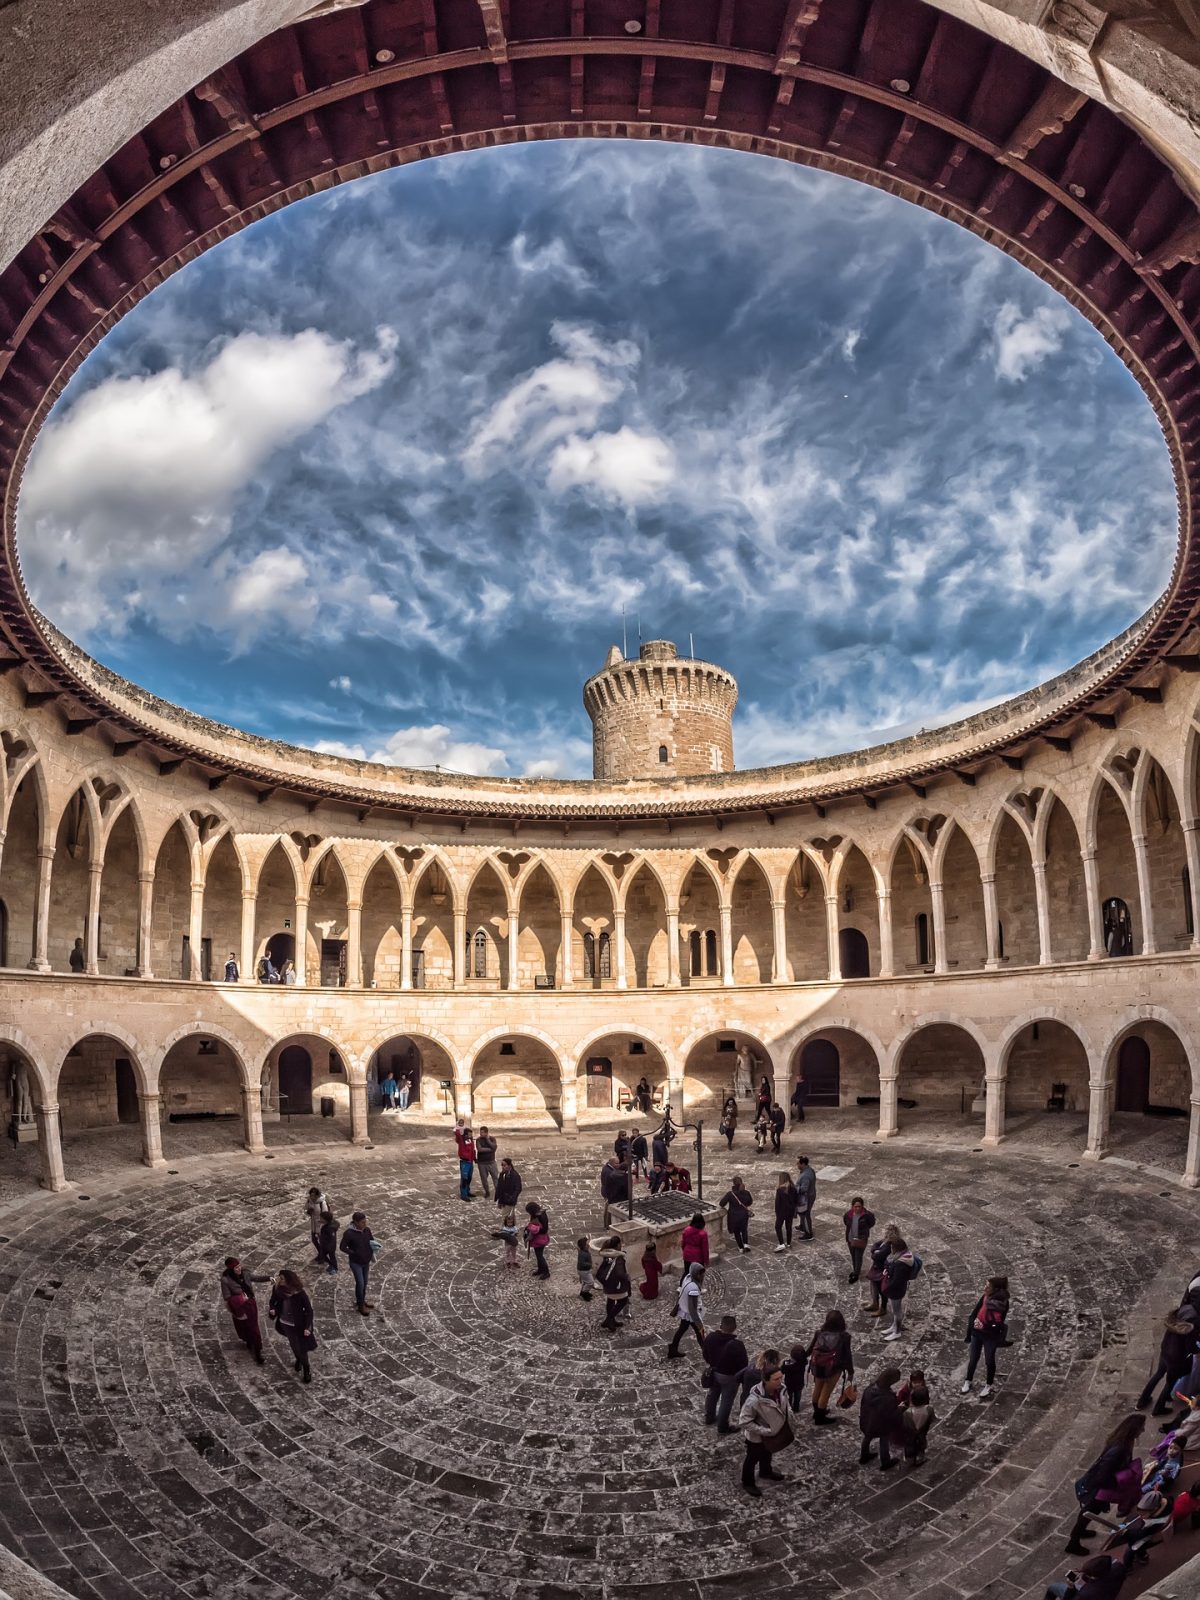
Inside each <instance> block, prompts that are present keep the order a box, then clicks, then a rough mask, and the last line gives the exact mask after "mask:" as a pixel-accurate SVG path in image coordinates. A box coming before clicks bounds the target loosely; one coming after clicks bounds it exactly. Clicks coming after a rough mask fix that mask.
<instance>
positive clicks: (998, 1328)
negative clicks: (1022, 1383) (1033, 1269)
mask: <svg viewBox="0 0 1200 1600" xmlns="http://www.w3.org/2000/svg"><path fill="white" fill-rule="evenodd" d="M1008 1307H1009V1298H1008V1279H1007V1278H989V1279H988V1281H987V1282H986V1283H985V1284H984V1286H983V1293H982V1294H981V1295H980V1296H979V1299H978V1300H977V1301H976V1302H975V1309H974V1310H973V1311H972V1312H971V1315H970V1316H969V1317H968V1318H967V1338H966V1342H967V1344H969V1345H970V1346H971V1356H970V1359H969V1360H968V1362H967V1375H966V1377H965V1378H964V1379H963V1383H962V1389H961V1391H960V1393H962V1394H970V1392H971V1381H972V1379H973V1378H974V1376H975V1368H976V1367H977V1366H978V1365H979V1358H980V1356H982V1357H983V1359H984V1363H985V1364H984V1372H985V1374H986V1376H987V1382H986V1383H985V1384H984V1386H983V1388H982V1389H981V1390H980V1391H979V1398H980V1399H981V1400H986V1399H987V1398H988V1396H989V1395H990V1394H991V1392H992V1389H993V1388H994V1387H995V1383H996V1351H997V1350H998V1349H999V1348H1000V1347H1001V1345H1003V1344H1007V1342H1008Z"/></svg>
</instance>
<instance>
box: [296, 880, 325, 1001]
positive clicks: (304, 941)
mask: <svg viewBox="0 0 1200 1600" xmlns="http://www.w3.org/2000/svg"><path fill="white" fill-rule="evenodd" d="M293 941H294V943H295V946H296V954H295V957H294V958H293V961H292V965H293V966H294V967H295V969H296V984H297V986H298V987H299V988H301V989H303V988H306V987H307V985H308V899H307V897H306V896H304V895H297V896H296V926H295V928H294V930H293ZM317 976H318V978H319V977H320V973H319V972H318V973H317Z"/></svg>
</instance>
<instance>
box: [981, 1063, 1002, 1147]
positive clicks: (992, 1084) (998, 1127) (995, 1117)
mask: <svg viewBox="0 0 1200 1600" xmlns="http://www.w3.org/2000/svg"><path fill="white" fill-rule="evenodd" d="M984 1084H985V1092H986V1095H987V1100H986V1104H985V1106H984V1111H983V1124H984V1125H983V1143H984V1144H985V1145H987V1146H988V1147H989V1148H991V1147H992V1146H995V1145H998V1144H999V1143H1000V1141H1001V1140H1002V1139H1003V1138H1004V1094H1005V1090H1006V1088H1007V1084H1006V1083H1005V1080H1004V1079H1003V1078H1000V1077H992V1076H991V1074H990V1073H989V1074H988V1076H987V1077H986V1078H985V1079H984Z"/></svg>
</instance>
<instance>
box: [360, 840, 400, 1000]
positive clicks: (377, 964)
mask: <svg viewBox="0 0 1200 1600" xmlns="http://www.w3.org/2000/svg"><path fill="white" fill-rule="evenodd" d="M394 859H395V858H394V857H388V856H380V858H379V860H378V861H377V862H376V863H375V865H374V866H373V867H372V868H371V870H370V872H368V874H367V877H366V881H365V882H364V884H363V890H362V913H361V917H362V922H361V926H362V934H361V940H362V981H363V983H364V985H365V986H366V987H367V988H368V989H399V988H400V986H401V985H400V970H401V967H402V966H403V956H404V930H403V917H402V915H401V910H400V904H401V902H400V883H399V880H398V878H397V877H396V872H395V869H394V867H393V866H392V861H393V860H394Z"/></svg>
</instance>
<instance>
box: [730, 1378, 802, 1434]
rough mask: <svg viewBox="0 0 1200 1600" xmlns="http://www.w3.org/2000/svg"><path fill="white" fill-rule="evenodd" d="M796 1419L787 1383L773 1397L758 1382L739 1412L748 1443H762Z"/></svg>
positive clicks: (739, 1418) (739, 1419)
mask: <svg viewBox="0 0 1200 1600" xmlns="http://www.w3.org/2000/svg"><path fill="white" fill-rule="evenodd" d="M794 1420H795V1413H794V1412H793V1411H792V1403H791V1401H790V1400H789V1399H788V1392H787V1386H786V1385H783V1386H781V1388H780V1390H779V1393H778V1394H777V1395H776V1396H775V1397H774V1399H772V1398H771V1396H770V1395H769V1394H768V1393H767V1391H766V1390H765V1389H764V1388H763V1386H762V1384H761V1383H756V1384H755V1385H754V1387H753V1389H751V1391H750V1394H749V1397H748V1399H747V1400H746V1401H745V1402H744V1404H743V1405H742V1409H741V1411H740V1412H739V1413H738V1421H739V1422H740V1423H741V1426H742V1434H743V1436H744V1438H745V1439H746V1441H747V1443H748V1444H761V1443H762V1442H763V1440H764V1439H769V1438H771V1436H772V1435H773V1434H776V1433H778V1432H779V1430H780V1428H782V1427H783V1425H784V1424H785V1423H788V1424H792V1423H794Z"/></svg>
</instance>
